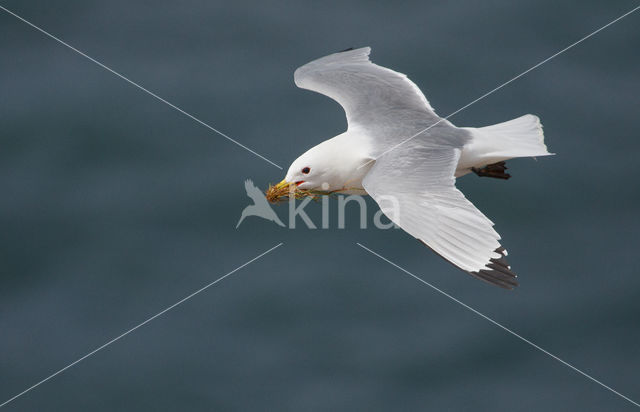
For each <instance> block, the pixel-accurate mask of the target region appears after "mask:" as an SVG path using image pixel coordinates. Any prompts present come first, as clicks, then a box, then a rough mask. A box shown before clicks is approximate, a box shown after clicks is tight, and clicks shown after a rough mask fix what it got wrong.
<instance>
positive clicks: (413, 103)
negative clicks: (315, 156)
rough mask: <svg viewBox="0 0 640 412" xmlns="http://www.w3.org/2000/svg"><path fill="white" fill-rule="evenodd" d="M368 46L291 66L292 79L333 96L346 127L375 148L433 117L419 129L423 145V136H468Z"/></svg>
mask: <svg viewBox="0 0 640 412" xmlns="http://www.w3.org/2000/svg"><path fill="white" fill-rule="evenodd" d="M370 52H371V48H369V47H363V48H360V49H355V50H348V51H344V52H340V53H335V54H331V55H329V56H326V57H322V58H320V59H318V60H314V61H312V62H311V63H307V64H306V65H304V66H302V67H300V68H298V69H297V70H296V72H295V74H294V80H295V83H296V85H297V86H298V87H301V88H303V89H308V90H312V91H315V92H318V93H321V94H324V95H326V96H329V97H331V98H332V99H333V100H335V101H337V102H338V103H339V104H340V105H341V106H342V107H343V109H344V111H345V113H346V115H347V121H348V123H349V129H350V130H352V129H358V130H360V131H362V132H364V133H365V134H366V135H368V136H369V137H371V138H372V139H373V141H374V143H375V147H374V148H373V151H374V152H377V153H378V154H379V153H381V152H383V151H384V150H387V149H388V148H389V147H391V146H393V145H395V144H398V143H399V142H401V141H403V140H404V139H408V138H410V137H411V136H412V135H414V134H415V133H418V132H420V131H422V130H424V129H426V128H428V127H430V126H433V125H434V124H436V123H437V125H436V126H435V127H433V128H432V129H430V130H428V131H426V132H424V133H423V134H421V135H420V139H419V140H420V141H422V142H423V143H422V145H424V142H425V141H426V142H431V143H433V142H435V143H444V144H446V145H453V146H455V147H462V145H464V143H466V142H467V140H468V138H467V132H465V131H463V130H461V129H458V128H456V127H454V126H453V125H452V124H451V123H449V122H448V121H447V120H444V119H441V118H440V117H439V116H438V115H437V114H435V112H434V110H433V108H432V107H431V105H430V104H429V102H428V101H427V99H426V98H425V97H424V95H423V94H422V92H421V91H420V89H419V88H418V87H417V86H416V85H415V84H414V83H413V82H412V81H411V80H409V79H408V78H407V76H405V75H404V74H402V73H398V72H395V71H393V70H390V69H387V68H385V67H381V66H378V65H376V64H374V63H372V62H371V61H370V60H369V53H370ZM436 131H437V133H436ZM414 143H415V142H414Z"/></svg>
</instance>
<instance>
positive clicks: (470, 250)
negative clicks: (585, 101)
mask: <svg viewBox="0 0 640 412" xmlns="http://www.w3.org/2000/svg"><path fill="white" fill-rule="evenodd" d="M369 52H370V49H369V48H368V47H367V48H362V49H357V50H349V51H345V52H341V53H336V54H332V55H329V56H326V57H323V58H321V59H318V60H315V61H313V62H311V63H308V64H306V65H304V66H302V67H300V68H299V69H298V70H296V72H295V82H296V84H297V85H298V86H299V87H301V88H304V89H309V90H312V91H316V92H318V93H322V94H324V95H327V96H329V97H331V98H332V99H334V100H336V101H337V102H338V103H340V105H341V106H342V107H343V108H344V110H345V113H346V115H347V121H348V129H347V131H346V132H344V133H342V134H340V135H338V136H336V137H334V138H332V139H329V140H327V141H324V142H322V143H320V144H319V145H317V146H315V147H313V148H311V149H310V150H308V151H307V152H305V153H304V154H303V155H301V156H300V157H299V158H298V159H296V160H295V161H294V162H293V163H292V164H291V167H290V168H289V171H288V172H287V176H286V177H285V180H283V182H281V185H283V184H287V185H288V184H296V185H297V186H298V187H299V188H301V189H317V190H324V191H339V192H341V193H358V194H369V195H371V196H372V197H373V198H374V200H376V202H377V203H378V204H379V205H380V208H381V209H382V211H383V212H384V213H385V214H386V215H387V216H388V217H389V218H390V219H391V220H392V221H393V222H394V223H396V224H397V225H398V226H400V227H401V228H402V229H404V230H405V231H406V232H408V233H409V234H411V235H412V236H414V237H416V238H417V239H419V240H420V241H422V242H423V243H425V244H426V245H427V246H429V247H430V248H431V249H433V250H434V251H435V252H436V253H438V254H439V255H441V256H442V257H444V258H445V259H447V260H448V261H450V262H451V263H453V264H454V265H456V266H458V267H459V268H461V269H463V270H465V271H467V272H469V273H470V274H472V275H474V276H475V277H478V278H480V279H483V280H485V281H488V282H490V283H493V284H496V285H498V286H501V287H504V288H509V289H510V288H513V287H514V286H516V285H517V283H516V282H515V279H514V278H515V274H513V272H511V271H510V268H509V266H508V265H507V264H506V262H505V261H504V255H505V254H506V251H505V250H504V248H502V247H501V246H500V243H499V242H498V240H499V239H500V236H499V235H498V234H497V233H496V232H495V230H493V223H492V222H491V221H490V220H489V219H487V218H486V217H485V216H484V215H483V214H482V213H481V212H480V211H479V210H478V209H476V208H475V207H474V206H473V204H471V202H469V201H468V200H467V199H466V198H465V197H464V195H463V194H462V193H461V192H460V191H459V190H458V189H456V187H455V179H456V177H459V176H462V175H465V174H467V173H469V172H471V171H472V170H477V169H475V168H478V169H480V168H483V167H485V166H487V165H492V164H494V163H497V162H502V161H504V160H507V159H511V158H514V157H532V156H544V155H548V154H549V153H548V152H547V148H546V146H545V145H544V141H543V135H542V127H541V125H540V122H539V120H538V118H537V117H536V116H533V115H525V116H522V117H520V118H517V119H514V120H511V121H508V122H505V123H500V124H497V125H493V126H488V127H483V128H466V127H465V128H459V127H456V126H454V125H453V124H451V122H449V121H448V120H446V119H443V118H441V117H439V116H438V115H436V114H435V112H434V110H433V108H432V107H431V105H430V104H429V102H428V101H427V99H426V98H425V97H424V95H423V94H422V92H421V91H420V89H418V87H417V86H416V85H415V84H413V83H412V82H411V81H410V80H409V79H407V77H406V76H405V75H403V74H400V73H397V72H395V71H392V70H390V69H387V68H384V67H381V66H377V65H375V64H373V63H371V61H370V60H369V57H368V56H369Z"/></svg>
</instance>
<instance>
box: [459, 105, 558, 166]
mask: <svg viewBox="0 0 640 412" xmlns="http://www.w3.org/2000/svg"><path fill="white" fill-rule="evenodd" d="M464 129H465V130H467V131H468V132H470V133H471V136H472V140H471V142H469V143H468V144H467V145H466V146H465V147H464V148H463V150H462V154H461V156H460V161H459V162H458V170H457V172H456V176H462V175H464V174H466V173H469V172H470V171H471V168H478V169H480V168H483V167H484V166H487V165H491V164H494V163H498V162H502V161H505V160H508V159H513V158H514V157H537V156H548V155H551V154H553V153H549V151H548V150H547V146H546V145H545V144H544V134H543V133H542V124H540V119H539V118H538V116H534V115H532V114H527V115H524V116H521V117H518V118H517V119H513V120H509V121H507V122H503V123H498V124H494V125H492V126H486V127H479V128H475V127H465V128H464Z"/></svg>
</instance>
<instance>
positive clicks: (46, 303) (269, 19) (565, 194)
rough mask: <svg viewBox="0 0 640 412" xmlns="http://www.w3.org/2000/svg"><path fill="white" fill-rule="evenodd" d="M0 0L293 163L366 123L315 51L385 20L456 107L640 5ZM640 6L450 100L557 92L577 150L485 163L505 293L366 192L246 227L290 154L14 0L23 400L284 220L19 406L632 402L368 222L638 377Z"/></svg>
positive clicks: (12, 170)
mask: <svg viewBox="0 0 640 412" xmlns="http://www.w3.org/2000/svg"><path fill="white" fill-rule="evenodd" d="M0 4H1V5H2V6H5V7H7V8H9V9H11V10H13V11H14V12H16V13H18V14H20V15H22V16H23V17H25V18H26V19H28V20H30V21H32V22H33V23H34V24H37V25H40V26H41V27H43V28H44V29H46V30H48V31H50V32H51V33H52V34H54V35H56V36H59V37H60V38H62V39H64V40H65V41H67V42H69V43H70V44H72V45H73V46H75V47H77V48H78V49H80V50H82V51H84V52H85V53H87V54H88V55H90V56H92V57H94V58H96V59H98V60H100V61H101V62H103V63H105V64H106V65H108V66H110V67H112V68H114V69H115V70H117V71H119V72H121V73H122V74H123V75H125V76H127V77H129V78H131V79H132V80H134V81H136V82H139V83H140V84H141V85H143V86H144V87H146V88H148V89H149V90H151V91H153V92H155V93H157V94H158V95H160V96H162V97H164V98H166V99H167V100H169V101H170V102H172V103H174V104H176V105H178V106H179V107H181V108H182V109H184V110H186V111H187V112H189V113H191V114H193V115H195V116H196V117H199V118H200V119H202V120H203V121H205V122H207V123H210V124H211V125H213V126H214V127H216V128H218V129H219V130H221V131H224V132H225V133H228V134H229V135H230V136H232V137H233V138H235V139H237V140H239V141H240V142H242V143H244V144H246V145H248V146H249V147H251V148H252V149H254V150H256V151H257V152H259V153H261V154H264V155H265V156H267V157H268V158H270V159H272V160H273V161H275V162H276V163H278V164H280V165H282V166H283V167H285V169H286V168H287V167H288V165H289V163H290V162H291V161H292V160H293V159H295V157H297V155H299V154H300V153H301V152H303V151H304V150H306V149H307V148H309V147H311V146H313V145H315V144H317V143H318V142H320V141H322V140H323V139H326V138H328V137H331V136H333V135H335V134H337V133H339V132H341V131H342V130H343V129H344V128H345V126H346V122H345V119H344V115H343V112H342V110H341V109H340V107H339V106H338V105H337V104H335V103H334V102H332V101H331V100H329V99H328V98H326V97H323V96H320V95H316V94H313V93H311V92H307V91H303V90H300V89H297V88H296V87H295V85H294V84H293V71H294V70H295V68H296V67H298V66H300V65H302V64H304V63H306V62H307V61H309V60H312V59H314V58H318V57H321V56H323V55H326V54H329V53H331V52H334V51H338V50H342V49H344V48H347V47H351V46H355V47H358V46H365V45H370V46H372V47H373V53H372V58H373V60H374V61H375V62H377V63H380V64H382V65H384V66H388V67H391V68H393V69H396V70H398V71H401V72H404V73H406V74H407V75H409V77H410V78H411V79H413V80H414V81H415V82H416V83H417V84H418V85H419V86H420V87H421V88H422V90H423V91H424V93H425V95H426V96H427V98H428V99H429V100H430V102H431V103H432V105H433V106H434V107H435V109H436V110H437V112H438V113H439V114H441V115H446V114H448V113H451V112H453V111H454V110H456V109H458V108H459V107H461V106H463V105H464V104H466V103H468V102H470V101H471V100H473V99H475V98H477V97H478V96H480V95H482V94H483V93H485V92H486V91H488V90H490V89H492V88H494V87H496V86H497V85H499V84H501V83H503V82H504V81H506V80H508V79H509V78H511V77H513V76H514V75H516V74H518V73H520V72H522V71H523V70H525V69H527V68H528V67H530V66H532V65H534V64H536V63H538V62H539V61H541V60H542V59H544V58H546V57H548V56H550V55H551V54H553V53H555V52H557V51H558V50H560V49H562V48H563V47H565V46H567V45H569V44H570V43H572V42H574V41H576V40H578V39H579V38H580V37H582V36H584V35H586V34H588V33H590V32H591V31H593V30H595V29H597V28H598V27H600V26H602V25H604V24H606V23H607V22H609V21H611V20H613V19H614V18H616V17H618V16H619V15H621V14H623V13H624V12H626V11H628V10H630V9H632V8H633V7H635V6H637V5H638V3H637V2H636V1H630V0H627V1H610V2H601V1H583V2H579V3H576V2H557V1H550V0H549V1H536V2H534V1H530V2H524V1H519V2H513V1H506V0H502V1H486V2H471V1H467V2H445V1H430V2H426V1H421V2H417V1H416V2H402V3H400V2H393V3H392V2H388V3H383V2H365V1H361V2H353V1H342V2H313V3H312V2H294V1H291V2H259V1H252V2H244V1H237V2H211V1H185V2H169V1H161V2H148V1H138V2H126V1H111V2H98V1H66V2H45V1H31V2H23V1H18V0H11V1H8V0H3V1H2V2H1V3H0ZM639 27H640V12H637V13H636V14H635V15H631V16H629V17H627V18H626V19H624V20H622V21H620V22H619V23H617V24H615V25H613V26H611V27H610V28H607V29H606V30H604V31H603V32H601V33H599V34H597V35H596V36H594V37H593V38H591V39H589V40H587V41H585V42H584V43H583V44H580V45H579V46H577V47H576V48H574V49H572V50H570V51H568V52H567V53H565V54H563V55H561V56H559V57H557V58H556V59H554V60H552V61H550V62H549V63H547V64H545V65H543V66H542V67H540V68H538V69H536V70H535V71H533V72H531V73H529V74H528V75H526V76H525V77H523V78H521V79H519V80H517V81H516V82H514V83H512V84H510V85H509V86H507V87H505V88H504V89H502V90H500V91H498V92H496V93H495V94H493V95H491V96H490V97H488V98H486V99H484V100H483V101H481V102H479V103H477V104H475V105H474V106H472V107H470V108H468V109H467V110H465V111H463V112H462V113H460V114H458V115H456V116H455V117H454V118H452V119H451V120H452V121H453V122H454V123H455V124H456V125H460V126H484V125H489V124H493V123H497V122H501V121H505V120H508V119H511V118H514V117H517V116H519V115H522V114H525V113H535V114H537V115H539V116H540V117H541V119H542V121H543V124H544V127H545V134H546V139H547V143H548V145H549V148H550V150H551V151H553V152H556V153H557V156H555V157H552V158H541V159H539V160H538V161H534V160H530V159H520V160H516V161H512V162H509V166H510V171H511V172H512V174H513V176H514V177H513V178H512V179H511V180H509V181H508V182H504V181H495V180H492V179H479V178H477V177H475V176H468V177H465V178H463V179H461V180H460V181H459V186H460V187H461V189H462V190H463V191H464V192H465V193H466V195H467V196H468V197H469V198H470V199H471V200H472V201H473V202H474V203H475V204H476V205H477V206H478V207H479V208H480V209H481V210H482V211H484V212H485V213H486V214H487V215H488V216H489V217H490V218H491V219H492V220H493V221H494V222H495V223H496V228H497V230H498V231H499V232H500V233H501V235H502V237H503V240H504V244H505V245H506V246H507V247H508V249H509V252H510V260H511V263H512V265H513V266H514V269H515V270H516V272H517V273H518V274H519V276H520V282H521V286H520V287H519V288H518V289H517V290H516V291H514V292H506V291H503V290H501V289H498V288H495V287H491V286H488V285H486V284H483V283H482V282H479V281H476V280H474V279H472V278H471V277H469V276H468V275H466V274H464V273H463V272H461V271H458V270H456V269H455V268H453V267H452V266H451V265H449V264H447V263H445V262H444V261H442V260H441V259H440V258H438V257H437V256H435V255H434V254H433V253H432V252H431V251H429V250H428V249H426V248H424V247H423V246H422V245H421V244H420V243H418V242H417V241H415V240H414V239H412V238H410V236H408V235H407V234H405V233H403V232H401V231H388V230H386V231H385V230H377V229H375V228H371V229H367V230H361V229H359V228H358V227H357V226H358V225H357V223H358V221H357V214H356V213H355V212H356V210H355V209H356V208H355V207H354V208H353V210H351V211H350V214H349V216H348V220H347V230H336V229H335V227H336V221H333V222H332V228H334V229H332V230H315V231H314V230H308V229H305V228H304V226H303V225H299V228H298V229H296V230H290V229H284V228H279V227H277V226H276V225H275V224H273V223H270V222H267V221H263V220H260V219H258V218H248V219H247V220H246V221H245V222H244V223H243V224H242V226H240V228H239V229H238V230H236V229H235V228H234V227H235V224H236V222H237V219H238V218H239V216H240V212H241V211H242V209H243V208H244V207H245V206H246V205H248V204H249V203H250V200H249V199H248V198H247V197H246V195H245V191H244V186H243V182H244V179H245V178H251V179H253V180H254V181H255V182H256V184H257V185H258V186H260V187H261V188H265V187H266V185H267V184H268V183H270V182H271V183H273V182H278V181H280V180H281V179H282V177H283V172H282V171H280V170H278V169H276V168H275V167H273V166H271V165H269V164H268V163H266V162H264V161H262V160H260V159H259V158H257V157H255V156H253V155H252V154H250V153H248V152H246V151H245V150H243V149H241V148H239V147H237V146H235V145H233V144H231V143H230V142H228V141H227V140H225V139H224V138H222V137H220V136H219V135H216V134H215V133H213V132H211V131H210V130H208V129H206V128H204V127H202V126H201V125H199V124H197V123H196V122H194V121H193V120H191V119H189V118H187V117H185V116H184V115H182V114H180V113H178V112H176V111H175V110H173V109H172V108H170V107H168V106H167V105H165V104H163V103H161V102H159V101H157V100H155V99H154V98H152V97H150V96H149V95H147V94H145V93H143V92H141V91H140V90H138V89H136V88H135V87H132V86H131V85H130V84H128V83H126V82H125V81H123V80H122V79H120V78H118V77H116V76H114V75H113V74H112V73H109V72H107V71H106V70H104V69H102V68H100V67H98V66H97V65H95V64H94V63H91V62H90V61H88V60H87V59H85V58H83V57H81V56H80V55H78V54H76V53H74V52H73V51H71V50H69V49H67V48H65V47H63V46H61V45H60V44H58V43H56V42H55V41H53V40H51V39H50V38H47V37H45V36H44V35H43V34H42V33H39V32H37V31H36V30H34V29H33V28H31V27H29V26H27V25H26V24H24V23H23V22H20V21H18V20H17V19H16V18H14V17H12V16H10V15H8V14H7V13H5V12H3V11H0V52H1V55H0V126H1V127H2V129H1V131H0V273H1V275H0V282H1V284H0V285H1V286H0V402H3V401H4V400H6V399H8V398H10V397H11V396H13V395H15V394H17V393H18V392H20V391H22V390H24V389H26V388H27V387H29V386H30V385H32V384H34V383H36V382H37V381H39V380H40V379H42V378H44V377H46V376H47V375H49V374H51V373H53V372H55V371H56V370H58V369H60V368H62V367H64V366H66V365H67V364H69V363H71V362H72V361H74V360H76V359H78V358H79V357H81V356H83V355H84V354H86V353H87V352H89V351H91V350H93V349H94V348H96V347H98V346H100V345H102V344H103V343H105V342H107V341H108V340H110V339H112V338H113V337H115V336H117V335H119V334H120V333H122V332H124V331H125V330H127V329H129V328H131V327H133V326H135V325H136V324H137V323H139V322H141V321H143V320H145V319H146V318H148V317H150V316H152V315H153V314H155V313H157V312H159V311H160V310H162V309H164V308H165V307H167V306H169V305H170V304H173V303H174V302H176V301H178V300H179V299H181V298H183V297H184V296H186V295H188V294H189V293H191V292H193V291H195V290H196V289H198V288H200V287H202V286H204V285H205V284H207V283H209V282H211V281H213V280H214V279H216V278H218V277H220V276H222V275H224V274H225V273H227V272H229V271H230V270H232V269H234V268H236V267H237V266H239V265H241V264H243V263H244V262H246V261H247V260H249V259H251V258H253V257H254V256H256V255H258V254H259V253H261V252H263V251H265V250H267V249H269V248H271V247H272V246H274V245H275V244H277V243H278V242H284V245H283V246H282V247H280V248H279V249H277V250H276V251H274V252H273V253H271V254H269V255H267V256H265V257H263V258H262V259H260V260H259V261H256V262H254V263H252V264H251V265H249V266H247V267H246V268H244V269H242V270H240V271H238V272H237V273H235V274H233V275H232V276H230V277H229V278H227V279H225V280H224V281H223V282H221V283H219V284H217V285H216V286H214V287H212V288H210V289H208V290H206V291H205V292H203V293H201V294H199V295H197V296H196V297H194V298H192V299H190V300H189V301H187V302H185V303H184V304H182V305H180V306H178V307H176V308H175V309H173V310H172V311H170V312H168V313H166V314H165V315H163V316H161V317H159V318H157V319H155V320H154V321H153V322H151V323H149V324H147V325H145V326H144V327H142V328H140V329H138V330H136V331H135V332H133V333H132V334H130V335H128V336H126V337H125V338H123V339H121V340H120V341H118V342H116V343H114V344H113V345H111V346H109V347H107V348H106V349H104V350H102V351H100V352H98V353H96V354H95V355H93V356H92V357H90V358H88V359H86V360H84V361H82V362H80V363H79V364H77V365H75V366H74V367H73V368H71V369H69V370H67V371H65V372H64V373H62V374H60V375H58V376H56V377H55V378H53V379H52V380H50V381H48V382H46V383H44V384H42V385H41V386H39V387H37V388H36V389H34V390H33V391H31V392H29V393H27V394H25V395H24V396H23V397H21V398H19V399H17V400H15V401H14V402H13V403H11V404H9V405H8V406H7V408H8V409H10V410H11V409H13V410H93V411H98V410H105V411H111V410H164V409H166V410H185V409H186V410H240V409H244V410H246V409H254V410H265V409H270V410H354V409H360V410H374V409H379V410H390V409H403V410H427V409H428V410H630V409H631V408H632V405H631V404H630V403H628V402H627V401H625V400H623V399H621V398H620V397H618V396H616V395H615V394H613V393H611V392H609V391H607V390H605V389H604V388H602V387H601V386H599V385H597V384H596V383H594V382H591V381H589V380H588V379H586V378H585V377H583V376H581V375H579V374H578V373H576V372H574V371H572V370H570V369H569V368H567V367H566V366H564V365H562V364H560V363H559V362H557V361H556V360H553V359H551V358H550V357H548V356H547V355H545V354H543V353H541V352H539V351H537V350H536V349H534V348H532V347H531V346H529V345H527V344H525V343H524V342H522V341H520V340H518V339H517V338H515V337H514V336H512V335H509V334H508V333H506V332H505V331H504V330H501V329H499V328H497V327H496V326H494V325H492V324H490V323H489V322H487V321H486V320H484V319H482V318H480V317H479V316H477V315H476V314H474V313H472V312H470V311H468V310H467V309H465V308H463V307H461V306H460V305H458V304H457V303H455V302H453V301H451V300H450V299H448V298H446V297H445V296H443V295H441V294H439V293H437V292H435V291H434V290H432V289H430V288H428V287H426V286H424V285H421V284H420V283H418V282H417V281H416V280H414V279H412V278H410V277H409V276H407V275H406V274H404V273H402V272H401V271H399V270H398V269H396V268H394V267H392V266H390V265H389V264H386V263H384V262H382V261H381V260H379V259H378V258H376V257H375V256H373V255H371V254H369V253H367V252H366V251H364V250H363V249H361V248H359V247H358V246H357V245H356V242H361V243H362V244H364V245H366V246H368V247H370V248H372V249H373V250H375V251H377V252H379V253H381V254H382V255H384V256H386V257H388V258H389V259H391V260H393V261H394V262H396V263H398V264H400V265H402V266H403V267H405V268H406V269H408V270H410V271H412V272H413V273H415V274H416V275H419V276H421V277H423V278H424V279H425V280H427V281H428V282H431V283H433V284H434V285H436V286H437V287H439V288H441V289H442V290H444V291H446V292H448V293H450V294H451V295H453V296H455V297H456V298H458V299H460V300H461V301H463V302H465V303H466V304H468V305H470V306H472V307H474V308H476V309H477V310H479V311H480V312H482V313H484V314H486V315H487V316H490V317H492V318H493V319H495V320H497V321H498V322H501V323H503V324H504V325H506V326H507V327H509V328H512V329H513V330H514V331H516V332H517V333H519V334H521V335H522V336H524V337H526V338H528V339H530V340H532V341H533V342H535V343H537V344H539V345H540V346H542V347H543V348H545V349H547V350H549V351H550V352H552V353H554V354H556V355H558V356H559V357H561V358H562V359H564V360H566V361H568V362H570V363H572V364H574V365H576V366H577V367H579V368H581V369H582V370H584V371H585V372H587V373H589V374H592V375H593V376H594V377H596V378H597V379H600V380H602V381H603V382H604V383H606V384H608V385H610V386H611V387H613V388H615V389H616V390H618V391H620V392H621V393H623V394H625V395H627V396H629V397H631V398H633V399H635V400H636V401H638V400H640V385H639V383H638V382H640V372H639V370H638V366H640V345H639V344H638V341H639V339H640V324H639V323H638V314H639V310H640V303H639V298H640V270H639V264H638V250H637V247H638V233H639V232H640V219H639V218H638V211H639V209H640V191H639V185H638V182H637V178H638V177H639V176H640V162H639V161H638V152H640V126H639V122H638V114H639V109H640V98H639V96H640V80H639V75H638V73H639V72H640V71H639V69H640V67H639V66H640V54H639V52H638V51H639V50H640V36H639V29H638V28H639ZM333 202H334V203H335V200H333ZM368 203H369V206H371V207H372V208H373V206H374V204H373V203H372V202H371V200H370V199H369V200H368ZM309 209H310V210H312V213H311V216H312V218H314V219H316V220H317V219H319V216H320V213H319V211H320V206H319V205H317V207H315V208H314V207H311V208H309ZM278 212H279V213H280V215H281V217H282V218H284V217H285V215H286V206H283V207H281V208H280V209H278Z"/></svg>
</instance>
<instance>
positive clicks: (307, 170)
mask: <svg viewBox="0 0 640 412" xmlns="http://www.w3.org/2000/svg"><path fill="white" fill-rule="evenodd" d="M310 171H311V169H309V168H308V167H305V168H304V169H302V173H304V174H305V175H307V174H309V172H310Z"/></svg>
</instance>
